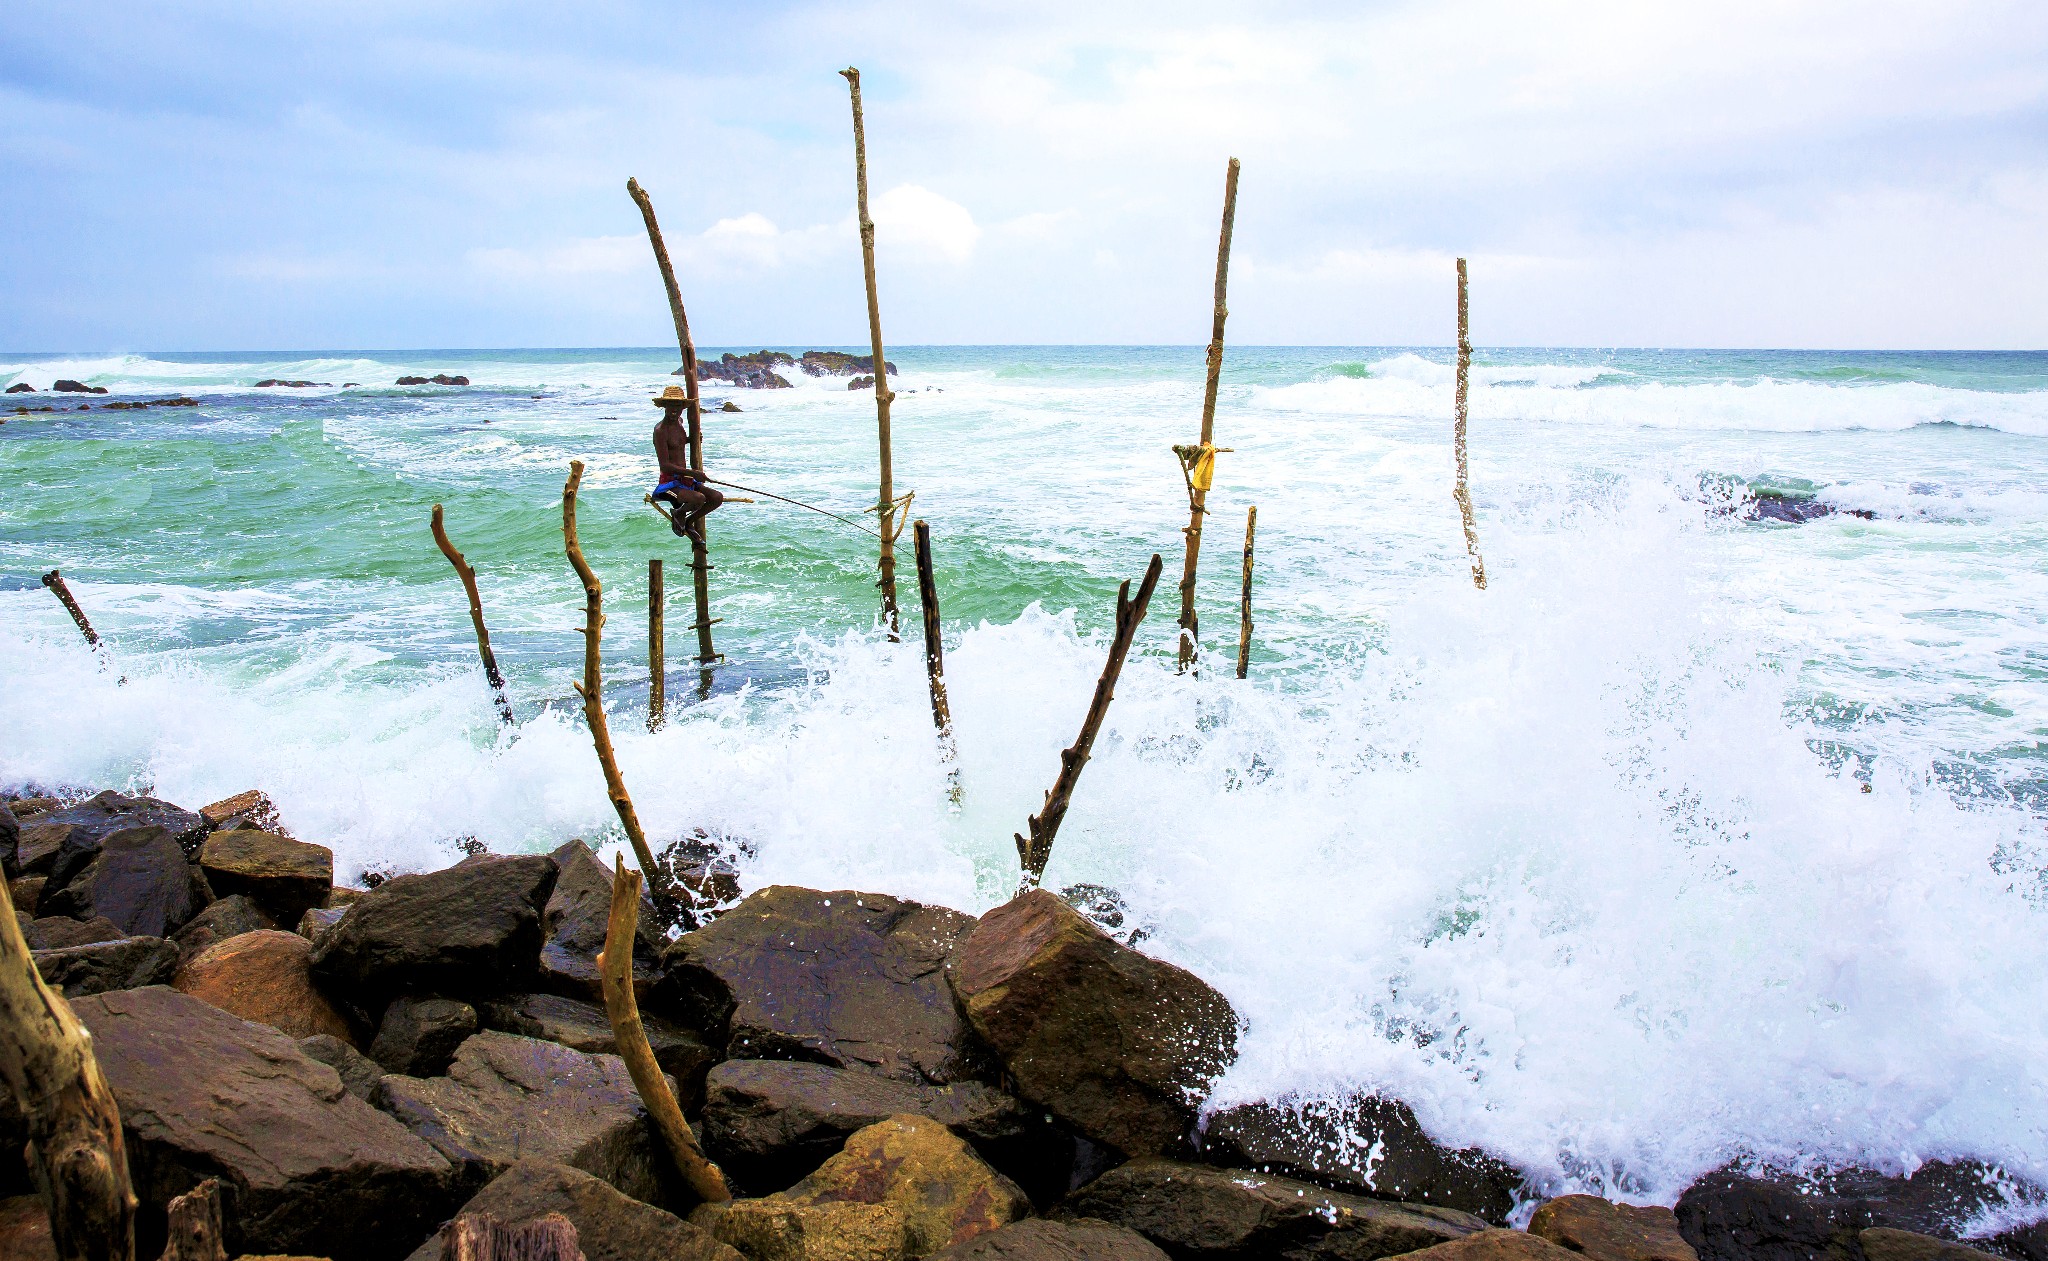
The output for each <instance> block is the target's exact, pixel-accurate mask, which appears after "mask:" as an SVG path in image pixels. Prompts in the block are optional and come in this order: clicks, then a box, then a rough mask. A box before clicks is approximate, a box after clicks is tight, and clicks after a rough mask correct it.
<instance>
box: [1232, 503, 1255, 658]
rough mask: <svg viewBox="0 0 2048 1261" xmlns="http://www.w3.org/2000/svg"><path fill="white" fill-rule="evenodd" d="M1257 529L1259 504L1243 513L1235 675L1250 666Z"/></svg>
mask: <svg viewBox="0 0 2048 1261" xmlns="http://www.w3.org/2000/svg"><path fill="white" fill-rule="evenodd" d="M1258 530H1259V506H1258V505H1257V504H1253V505H1252V506H1251V507H1250V508H1248V509H1246V510H1245V514H1244V589H1243V591H1242V592H1240V593H1239V595H1238V597H1237V677H1238V678H1240V679H1241V678H1243V677H1244V676H1245V675H1247V674H1249V673H1250V672H1251V668H1252V537H1253V536H1254V535H1256V534H1257V533H1258Z"/></svg>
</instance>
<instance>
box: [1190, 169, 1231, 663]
mask: <svg viewBox="0 0 2048 1261" xmlns="http://www.w3.org/2000/svg"><path fill="white" fill-rule="evenodd" d="M1236 224H1237V159H1236V158H1232V159H1230V167H1229V169H1228V170H1227V171H1226V172H1225V174H1224V177H1223V229H1222V231H1221V232H1220V233H1219V234H1218V236H1217V238H1216V302H1215V308H1214V311H1213V312H1212V319H1213V322H1212V323H1211V325H1210V329H1209V361H1208V376H1207V378H1206V380H1205V381H1204V383H1203V386H1202V444H1201V447H1198V448H1196V450H1197V451H1198V452H1199V451H1200V450H1201V449H1202V448H1206V447H1209V446H1210V445H1211V444H1213V443H1214V441H1215V438H1216V391H1217V389H1218V388H1219V386H1220V384H1221V382H1222V377H1223V321H1224V320H1225V319H1227V318H1229V315H1230V308H1229V306H1228V305H1227V304H1226V302H1225V295H1226V293H1227V292H1228V290H1229V288H1230V234H1231V231H1232V230H1233V228H1235V226H1236ZM1211 458H1212V459H1213V458H1214V457H1213V456H1212V457H1211ZM1187 463H1188V461H1187V457H1185V456H1183V457H1182V464H1183V466H1186V465H1187ZM1208 498H1209V492H1208V490H1207V489H1206V488H1205V487H1202V486H1198V485H1196V484H1195V483H1194V482H1193V481H1192V480H1190V481H1189V483H1188V528H1187V530H1186V534H1187V553H1186V556H1185V557H1184V558H1183V559H1182V561H1181V569H1180V668H1181V669H1182V670H1185V669H1187V668H1188V666H1190V665H1191V664H1193V663H1194V660H1195V644H1196V642H1197V640H1198V638H1199V636H1200V634H1201V627H1200V624H1199V623H1198V622H1197V621H1196V619H1195V571H1196V569H1197V567H1198V566H1199V564H1200V560H1201V554H1202V515H1203V504H1204V503H1205V502H1206V501H1207V500H1208Z"/></svg>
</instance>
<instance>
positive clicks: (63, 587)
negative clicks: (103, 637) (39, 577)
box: [43, 569, 100, 648]
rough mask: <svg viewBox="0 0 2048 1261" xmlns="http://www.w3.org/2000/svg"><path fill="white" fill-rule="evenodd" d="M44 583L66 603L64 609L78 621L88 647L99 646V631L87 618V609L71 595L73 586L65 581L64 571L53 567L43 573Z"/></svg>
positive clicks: (72, 618)
mask: <svg viewBox="0 0 2048 1261" xmlns="http://www.w3.org/2000/svg"><path fill="white" fill-rule="evenodd" d="M43 585H44V586H46V587H48V588H49V589H50V594H52V595H54V596H56V597H57V599H58V601H59V602H60V603H62V604H63V605H64V611H65V612H66V613H69V614H70V615H71V620H72V621H74V622H76V623H78V633H79V634H81V635H83V636H85V645H86V647H88V648H97V647H99V646H100V636H99V632H98V631H96V630H94V629H93V628H92V623H91V622H89V621H87V620H86V616H85V610H84V609H82V608H79V607H78V601H77V600H74V599H73V598H72V597H71V588H70V586H69V585H67V584H66V583H65V581H64V575H63V573H62V572H61V571H59V570H55V569H52V570H51V571H50V572H49V573H46V574H44V575H43Z"/></svg>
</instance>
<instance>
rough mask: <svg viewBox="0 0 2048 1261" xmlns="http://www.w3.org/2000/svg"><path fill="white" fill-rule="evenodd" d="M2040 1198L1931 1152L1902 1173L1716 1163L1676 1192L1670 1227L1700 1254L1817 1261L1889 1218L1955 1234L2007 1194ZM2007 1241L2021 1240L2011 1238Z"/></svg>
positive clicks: (2008, 1199) (1732, 1259) (1846, 1249)
mask: <svg viewBox="0 0 2048 1261" xmlns="http://www.w3.org/2000/svg"><path fill="white" fill-rule="evenodd" d="M2014 1196H2017V1197H2018V1198H2019V1199H2020V1200H2021V1201H2023V1202H2028V1203H2044V1202H2048V1195H2044V1193H2043V1192H2042V1191H2041V1189H2039V1188H2035V1187H2026V1186H2016V1184H2015V1182H2014V1180H2013V1179H2012V1178H2011V1177H2010V1175H2007V1174H2006V1173H2004V1172H2003V1171H2002V1170H1998V1169H1994V1168H1992V1167H1990V1166H1986V1165H1981V1164H1976V1163H1974V1162H1959V1163H1951V1162H1948V1161H1929V1162H1928V1163H1927V1164H1924V1165H1921V1166H1920V1167H1919V1168H1918V1169H1917V1170H1915V1171H1914V1173H1913V1176H1912V1177H1910V1178H1905V1177H1897V1176H1892V1175H1888V1174H1881V1173H1877V1172H1875V1171H1873V1170H1868V1169H1849V1170H1842V1171H1838V1172H1834V1173H1829V1174H1824V1175H1820V1176H1816V1177H1798V1176H1795V1175H1791V1174H1782V1173H1773V1172H1763V1173H1744V1172H1742V1171H1740V1170H1737V1169H1732V1168H1730V1169H1721V1170H1717V1171H1715V1172H1714V1173H1711V1174H1708V1175H1707V1176H1706V1177H1704V1178H1702V1179H1700V1180H1699V1181H1698V1182H1696V1183H1694V1184H1693V1185H1692V1186H1691V1187H1689V1188H1687V1190H1686V1192H1685V1194H1684V1195H1681V1196H1680V1197H1679V1198H1678V1207H1677V1214H1678V1230H1679V1233H1680V1234H1681V1235H1683V1236H1684V1237H1685V1241H1686V1242H1687V1243H1689V1244H1691V1245H1692V1247H1693V1250H1694V1251H1695V1252H1697V1253H1698V1254H1699V1256H1700V1258H1701V1261H1820V1258H1822V1257H1824V1256H1830V1255H1835V1256H1840V1255H1847V1256H1850V1257H1854V1256H1855V1250H1856V1247H1857V1241H1856V1236H1857V1234H1858V1233H1859V1232H1861V1231H1864V1230H1867V1229H1869V1228H1871V1227H1878V1226H1883V1227H1891V1228H1894V1229H1897V1230H1907V1231H1913V1232H1915V1233H1917V1234H1922V1235H1931V1236H1934V1237H1936V1238H1941V1239H1954V1238H1956V1237H1957V1236H1958V1235H1960V1234H1961V1232H1962V1231H1963V1230H1964V1229H1966V1228H1967V1227H1968V1226H1969V1224H1970V1223H1971V1221H1972V1219H1974V1218H1976V1217H1978V1216H1979V1215H1980V1214H1981V1213H1982V1212H1983V1211H1984V1210H1985V1209H1987V1208H1992V1207H1998V1208H2004V1207H2008V1206H2009V1205H2010V1204H2011V1203H2012V1202H2013V1200H2012V1197H2014ZM2013 1243H2014V1244H2015V1245H2018V1246H2015V1247H2013V1248H2003V1247H2002V1248H2001V1249H2000V1250H2001V1251H2012V1252H2016V1253H2020V1254H2024V1252H2025V1248H2024V1246H2023V1245H2020V1244H2019V1241H2017V1240H2015V1241H2013Z"/></svg>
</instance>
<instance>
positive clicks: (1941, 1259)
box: [1856, 1226, 1998, 1261]
mask: <svg viewBox="0 0 2048 1261" xmlns="http://www.w3.org/2000/svg"><path fill="white" fill-rule="evenodd" d="M1856 1242H1857V1243H1858V1244H1859V1245H1861V1246H1862V1248H1863V1261H1998V1254H1997V1253H1992V1252H1985V1251H1983V1250H1981V1249H1978V1248H1971V1247H1966V1246H1965V1245H1963V1244H1959V1243H1952V1242H1950V1241H1949V1240H1946V1239H1936V1238H1935V1237H1934V1236H1932V1235H1920V1234H1915V1233H1914V1232H1912V1231H1910V1230H1895V1229H1893V1228H1892V1227H1890V1226H1872V1227H1871V1228H1870V1229H1868V1230H1864V1231H1859V1232H1858V1233H1857V1235H1856Z"/></svg>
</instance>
